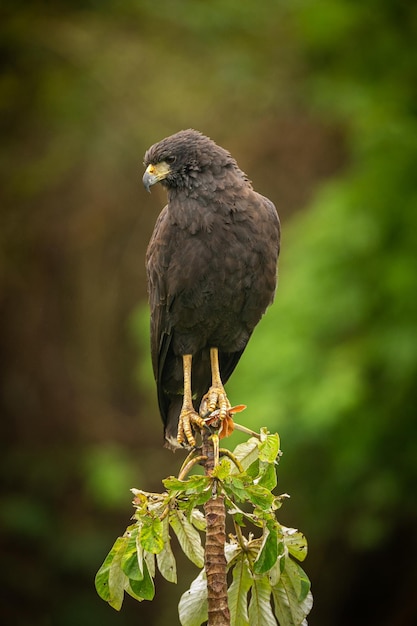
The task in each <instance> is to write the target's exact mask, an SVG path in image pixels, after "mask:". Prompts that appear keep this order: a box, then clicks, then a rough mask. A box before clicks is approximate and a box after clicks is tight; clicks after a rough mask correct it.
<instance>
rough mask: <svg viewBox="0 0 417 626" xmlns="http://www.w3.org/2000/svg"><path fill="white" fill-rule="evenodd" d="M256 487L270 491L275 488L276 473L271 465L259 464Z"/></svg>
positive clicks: (273, 465)
mask: <svg viewBox="0 0 417 626" xmlns="http://www.w3.org/2000/svg"><path fill="white" fill-rule="evenodd" d="M257 484H258V485H261V487H265V489H268V491H272V489H274V488H275V487H276V486H277V472H276V470H275V464H273V463H263V462H262V463H259V479H258V481H257Z"/></svg>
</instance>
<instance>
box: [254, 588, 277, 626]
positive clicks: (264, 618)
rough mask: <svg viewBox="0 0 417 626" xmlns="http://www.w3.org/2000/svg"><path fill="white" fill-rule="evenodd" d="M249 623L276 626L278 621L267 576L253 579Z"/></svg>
mask: <svg viewBox="0 0 417 626" xmlns="http://www.w3.org/2000/svg"><path fill="white" fill-rule="evenodd" d="M249 623H250V625H251V626H276V623H277V622H276V619H275V617H274V614H273V612H272V608H271V585H270V583H269V579H268V577H267V576H262V578H256V577H255V578H254V579H253V583H252V590H251V599H250V602H249ZM280 626H282V624H280Z"/></svg>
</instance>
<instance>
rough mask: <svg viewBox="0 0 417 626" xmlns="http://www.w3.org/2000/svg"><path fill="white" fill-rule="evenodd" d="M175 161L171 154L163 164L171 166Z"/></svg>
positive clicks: (175, 158)
mask: <svg viewBox="0 0 417 626" xmlns="http://www.w3.org/2000/svg"><path fill="white" fill-rule="evenodd" d="M176 160H177V157H176V156H175V155H174V154H171V155H170V156H167V158H166V159H165V162H166V163H168V165H172V164H173V163H175V161H176Z"/></svg>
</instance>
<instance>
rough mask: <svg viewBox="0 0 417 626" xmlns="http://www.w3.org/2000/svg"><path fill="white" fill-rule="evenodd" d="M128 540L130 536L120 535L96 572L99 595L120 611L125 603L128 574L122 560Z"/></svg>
mask: <svg viewBox="0 0 417 626" xmlns="http://www.w3.org/2000/svg"><path fill="white" fill-rule="evenodd" d="M127 542H128V537H118V538H117V539H116V541H115V543H114V545H113V547H112V549H111V550H110V552H109V554H108V555H107V557H106V559H105V561H104V563H103V565H102V566H101V567H100V569H99V570H98V572H97V574H96V578H95V585H96V589H97V593H98V595H99V596H100V597H101V598H103V600H105V601H106V602H108V603H109V604H110V606H111V607H113V608H114V609H116V611H120V609H121V607H122V604H123V596H124V588H125V584H126V582H127V576H126V575H125V573H124V572H123V570H122V567H121V561H122V557H123V554H124V551H125V548H126V545H127Z"/></svg>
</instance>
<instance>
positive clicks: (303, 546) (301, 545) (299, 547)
mask: <svg viewBox="0 0 417 626" xmlns="http://www.w3.org/2000/svg"><path fill="white" fill-rule="evenodd" d="M281 528H282V531H283V536H284V543H285V545H286V546H287V548H288V552H289V553H290V554H291V555H292V556H294V557H295V558H296V559H298V560H299V561H304V559H305V558H306V556H307V539H306V538H305V536H304V535H303V533H301V532H300V531H299V530H296V529H295V528H287V527H286V526H282V527H281Z"/></svg>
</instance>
